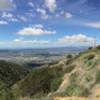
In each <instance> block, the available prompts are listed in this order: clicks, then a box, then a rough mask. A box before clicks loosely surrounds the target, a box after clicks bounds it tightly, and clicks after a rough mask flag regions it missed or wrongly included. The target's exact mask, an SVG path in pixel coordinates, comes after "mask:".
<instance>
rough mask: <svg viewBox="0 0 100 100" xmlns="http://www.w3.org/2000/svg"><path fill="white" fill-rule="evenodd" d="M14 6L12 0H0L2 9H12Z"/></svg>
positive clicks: (0, 8)
mask: <svg viewBox="0 0 100 100" xmlns="http://www.w3.org/2000/svg"><path fill="white" fill-rule="evenodd" d="M13 6H14V4H13V2H12V0H0V10H3V11H4V10H10V9H12V7H13Z"/></svg>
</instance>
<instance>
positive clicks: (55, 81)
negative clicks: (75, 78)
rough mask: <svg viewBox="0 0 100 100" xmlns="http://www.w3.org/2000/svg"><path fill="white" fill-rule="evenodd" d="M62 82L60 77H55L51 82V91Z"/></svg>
mask: <svg viewBox="0 0 100 100" xmlns="http://www.w3.org/2000/svg"><path fill="white" fill-rule="evenodd" d="M61 82H62V78H61V77H60V78H56V79H54V80H53V81H52V82H51V91H53V92H54V91H56V90H57V89H58V88H59V86H60V84H61Z"/></svg>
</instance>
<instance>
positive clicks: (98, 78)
mask: <svg viewBox="0 0 100 100" xmlns="http://www.w3.org/2000/svg"><path fill="white" fill-rule="evenodd" d="M96 83H99V84H100V70H99V71H98V72H97V73H96Z"/></svg>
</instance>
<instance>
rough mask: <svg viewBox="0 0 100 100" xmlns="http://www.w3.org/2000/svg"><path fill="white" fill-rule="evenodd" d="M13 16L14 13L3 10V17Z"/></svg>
mask: <svg viewBox="0 0 100 100" xmlns="http://www.w3.org/2000/svg"><path fill="white" fill-rule="evenodd" d="M12 17H13V14H11V13H6V12H3V14H2V18H12Z"/></svg>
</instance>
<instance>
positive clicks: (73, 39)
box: [58, 34, 94, 44]
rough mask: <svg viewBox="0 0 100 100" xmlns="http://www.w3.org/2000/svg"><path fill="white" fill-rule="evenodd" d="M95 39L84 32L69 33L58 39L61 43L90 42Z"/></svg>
mask: <svg viewBox="0 0 100 100" xmlns="http://www.w3.org/2000/svg"><path fill="white" fill-rule="evenodd" d="M92 41H94V39H93V38H92V37H88V36H86V35H83V34H77V35H71V36H69V35H67V36H65V37H63V38H61V39H59V40H58V42H59V43H61V44H67V43H88V42H92Z"/></svg>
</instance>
